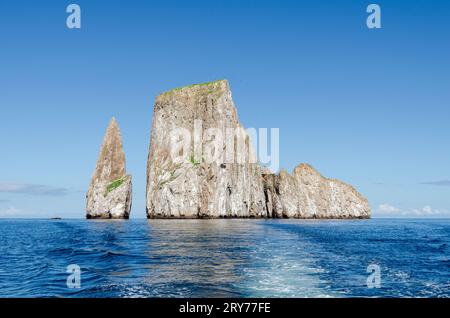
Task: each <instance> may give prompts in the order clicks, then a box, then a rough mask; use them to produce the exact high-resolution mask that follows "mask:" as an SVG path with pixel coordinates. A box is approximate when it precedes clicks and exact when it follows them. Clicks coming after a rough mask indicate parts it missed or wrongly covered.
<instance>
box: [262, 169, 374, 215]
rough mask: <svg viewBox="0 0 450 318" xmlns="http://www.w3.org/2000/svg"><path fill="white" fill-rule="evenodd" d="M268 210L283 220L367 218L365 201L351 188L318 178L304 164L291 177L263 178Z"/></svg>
mask: <svg viewBox="0 0 450 318" xmlns="http://www.w3.org/2000/svg"><path fill="white" fill-rule="evenodd" d="M263 180H264V193H265V196H266V204H267V210H268V212H269V214H271V215H272V216H273V217H284V218H317V219H343V218H369V217H370V208H369V203H368V201H367V200H366V199H365V198H364V197H363V196H362V195H360V194H359V193H358V192H357V191H356V190H355V189H354V188H353V187H352V186H350V185H348V184H345V183H343V182H341V181H339V180H335V179H327V178H325V177H323V176H321V175H320V174H319V173H318V172H317V171H316V170H314V168H313V167H311V166H309V165H307V164H300V165H299V166H297V167H296V168H295V169H294V171H293V173H292V175H290V174H288V173H287V172H286V171H284V170H282V171H281V172H280V174H278V175H275V174H270V173H268V172H267V171H265V173H264V174H263Z"/></svg>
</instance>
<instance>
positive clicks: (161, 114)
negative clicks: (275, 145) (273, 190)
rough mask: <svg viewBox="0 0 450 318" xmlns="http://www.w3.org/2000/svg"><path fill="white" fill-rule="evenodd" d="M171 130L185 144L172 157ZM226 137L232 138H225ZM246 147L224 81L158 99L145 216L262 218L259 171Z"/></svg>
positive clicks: (154, 115)
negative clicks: (184, 141)
mask: <svg viewBox="0 0 450 318" xmlns="http://www.w3.org/2000/svg"><path fill="white" fill-rule="evenodd" d="M177 131H178V132H180V131H181V132H184V135H188V136H190V141H188V142H187V144H186V145H187V146H186V147H184V148H183V149H182V150H181V151H180V152H176V151H175V156H174V143H176V140H178V139H179V138H180V136H176V134H174V133H176V132H177ZM230 134H235V135H233V137H232V138H226V136H230ZM218 136H221V137H222V142H221V141H220V139H221V138H219V137H218ZM185 139H186V138H184V140H185ZM188 139H189V138H188ZM225 140H228V141H229V140H231V141H232V142H233V144H231V143H228V142H226V141H225ZM218 141H219V142H218ZM251 148H252V147H251V142H250V141H249V138H248V136H247V135H246V133H245V131H244V130H243V128H242V126H241V124H240V123H239V120H238V117H237V113H236V108H235V106H234V103H233V100H232V97H231V91H230V89H229V86H228V82H227V81H225V80H221V81H216V82H211V83H205V84H197V85H191V86H188V87H183V88H179V89H175V90H172V91H169V92H166V93H163V94H161V95H160V96H158V97H157V98H156V102H155V107H154V113H153V124H152V132H151V140H150V149H149V157H148V165H147V216H148V217H149V218H216V217H265V216H267V212H266V204H265V199H264V191H263V183H262V178H261V169H260V167H259V166H258V164H257V163H256V158H255V157H254V154H253V150H252V149H251ZM180 153H181V154H180Z"/></svg>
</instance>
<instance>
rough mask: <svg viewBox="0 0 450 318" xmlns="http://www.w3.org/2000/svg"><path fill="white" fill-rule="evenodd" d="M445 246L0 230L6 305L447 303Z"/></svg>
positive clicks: (358, 229) (337, 226)
mask: <svg viewBox="0 0 450 318" xmlns="http://www.w3.org/2000/svg"><path fill="white" fill-rule="evenodd" d="M449 245H450V220H418V219H416V220H413V219H408V220H400V219H398V220H388V219H372V220H340V221H331V220H329V221H318V220H237V219H233V220H149V221H147V220H128V221H126V220H122V221H121V220H117V221H110V220H106V221H101V220H0V297H449V296H450V246H449ZM70 264H77V265H78V266H79V267H80V269H81V273H80V286H79V288H68V286H67V278H68V276H69V275H70V274H68V273H66V270H67V266H68V265H70ZM371 264H374V265H376V266H379V267H378V268H379V278H380V280H379V283H380V284H379V285H378V287H379V288H377V286H375V287H373V288H369V287H368V285H367V278H368V276H369V275H370V273H367V267H368V266H369V265H371ZM377 273H378V272H377ZM69 282H72V280H71V279H69Z"/></svg>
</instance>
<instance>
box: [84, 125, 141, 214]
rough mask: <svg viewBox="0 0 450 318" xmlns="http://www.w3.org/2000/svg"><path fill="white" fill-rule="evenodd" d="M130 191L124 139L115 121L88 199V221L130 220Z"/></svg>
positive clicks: (96, 169) (107, 131) (99, 160)
mask: <svg viewBox="0 0 450 318" xmlns="http://www.w3.org/2000/svg"><path fill="white" fill-rule="evenodd" d="M131 189H132V185H131V176H130V175H127V174H126V170H125V154H124V152H123V148H122V137H121V135H120V130H119V126H118V125H117V122H116V120H115V118H113V119H112V120H111V122H110V123H109V126H108V129H107V130H106V134H105V137H104V139H103V144H102V147H101V150H100V155H99V158H98V160H97V166H96V168H95V171H94V174H93V176H92V179H91V183H90V185H89V190H88V193H87V195H86V199H87V204H86V218H88V219H127V218H128V217H129V215H130V210H131V195H132V190H131Z"/></svg>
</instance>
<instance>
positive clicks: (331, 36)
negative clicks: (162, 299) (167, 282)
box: [0, 0, 450, 217]
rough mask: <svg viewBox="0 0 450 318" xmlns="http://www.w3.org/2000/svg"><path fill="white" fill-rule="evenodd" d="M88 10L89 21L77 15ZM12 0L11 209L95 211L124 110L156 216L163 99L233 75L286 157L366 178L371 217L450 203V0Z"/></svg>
mask: <svg viewBox="0 0 450 318" xmlns="http://www.w3.org/2000/svg"><path fill="white" fill-rule="evenodd" d="M70 3H77V4H79V5H80V7H81V13H82V16H81V19H82V28H81V29H79V30H71V29H68V28H67V27H66V17H67V15H68V14H67V13H66V7H67V5H68V4H70ZM370 3H372V2H368V1H350V0H348V1H344V0H343V1H312V0H311V1H250V0H248V1H237V0H228V1H173V0H172V1H170V0H169V1H167V0H166V1H107V2H106V1H92V0H90V1H78V0H77V1H76V0H74V1H72V2H69V1H20V0H14V1H12V0H0V87H1V88H0V115H1V118H2V123H1V125H0V146H1V150H2V153H1V161H0V162H1V164H0V216H20V217H49V216H56V215H58V216H62V217H84V214H85V212H84V208H85V191H86V189H87V186H88V184H89V181H90V177H91V174H92V172H93V169H94V167H95V163H96V160H97V156H98V151H99V147H100V144H101V141H102V138H103V134H104V132H105V129H106V126H107V124H108V122H109V120H110V118H111V117H112V116H116V118H117V120H118V122H119V125H120V127H121V130H122V135H123V139H124V149H125V153H126V157H127V170H128V172H129V173H131V174H132V175H133V179H134V200H133V211H132V216H133V217H145V169H146V159H147V151H148V143H149V135H150V126H151V120H152V111H153V101H154V98H155V97H156V96H157V95H158V94H159V93H161V92H163V91H165V90H168V89H171V88H174V87H178V86H183V85H187V84H192V83H197V82H205V81H210V80H214V79H222V78H226V79H228V80H229V82H230V85H231V87H232V90H233V97H234V101H235V103H236V105H237V107H238V113H239V117H240V120H241V122H242V123H243V124H244V125H245V126H246V127H267V128H271V127H278V128H280V163H281V166H282V167H284V168H286V169H288V170H289V171H290V170H292V169H293V168H294V167H295V166H296V165H297V164H299V163H301V162H307V163H310V164H312V165H313V166H314V167H315V168H317V169H318V170H319V171H320V172H321V173H322V174H323V175H325V176H328V177H334V178H339V179H341V180H344V181H346V182H348V183H351V184H352V185H354V186H355V187H356V188H357V189H358V190H359V191H360V192H361V193H362V194H364V195H365V196H366V197H367V198H368V199H369V202H370V204H371V206H372V208H373V212H374V216H425V217H429V216H434V217H436V216H450V195H449V193H450V181H448V180H450V164H449V163H450V147H449V140H450V126H449V119H450V59H449V56H450V23H449V22H448V21H449V16H450V2H448V1H421V0H414V1H374V3H377V4H379V5H380V6H381V10H382V29H379V30H374V29H372V30H371V29H368V28H367V27H366V23H365V21H366V18H367V16H368V14H367V13H366V7H367V5H368V4H370Z"/></svg>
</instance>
